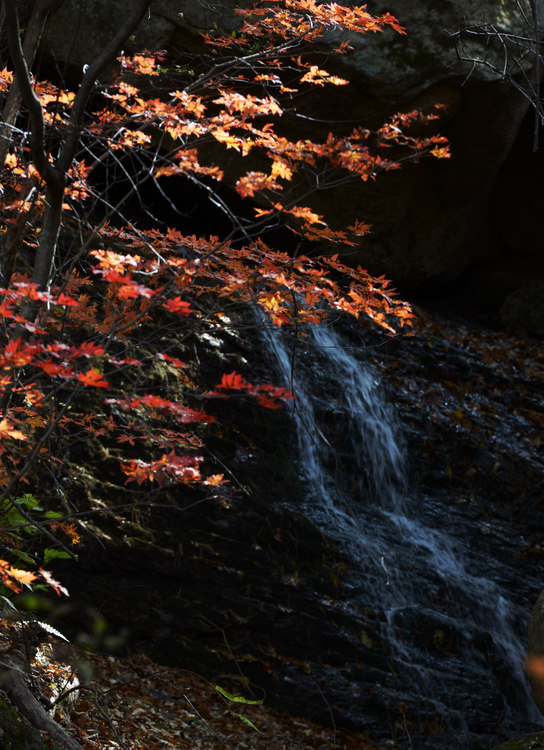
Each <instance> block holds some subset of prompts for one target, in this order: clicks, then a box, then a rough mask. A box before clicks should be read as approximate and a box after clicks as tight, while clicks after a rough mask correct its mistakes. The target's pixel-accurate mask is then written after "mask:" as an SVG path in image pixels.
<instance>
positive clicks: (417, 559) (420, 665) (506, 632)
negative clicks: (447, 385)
mask: <svg viewBox="0 0 544 750" xmlns="http://www.w3.org/2000/svg"><path fill="white" fill-rule="evenodd" d="M268 341H269V346H270V348H271V350H272V352H273V356H274V357H275V359H276V361H277V365H278V368H279V370H280V371H281V373H282V374H283V377H284V379H285V381H286V382H287V383H289V384H290V386H291V388H292V390H293V393H294V394H295V397H296V400H295V402H294V404H295V405H294V407H293V417H294V420H295V424H296V430H297V436H298V450H299V461H300V471H301V473H302V475H303V477H304V480H305V485H306V488H307V492H306V500H305V507H304V512H305V513H306V514H307V515H309V516H310V517H312V518H313V520H314V522H316V523H317V524H318V525H319V526H320V527H321V528H322V529H323V530H324V531H325V533H326V534H327V535H328V536H329V538H333V539H334V540H335V541H336V542H338V543H340V544H341V545H342V548H343V549H344V551H345V552H346V554H347V555H348V556H349V558H350V560H351V565H352V568H353V571H354V572H353V580H352V590H353V594H352V596H351V606H352V607H353V608H354V609H357V608H359V609H362V608H363V607H365V606H367V607H368V605H369V604H370V605H371V606H372V607H373V609H374V611H376V612H377V613H378V619H379V621H380V623H381V635H382V637H383V639H384V641H385V642H386V643H387V645H388V648H389V651H390V664H391V679H390V680H389V682H388V685H387V688H386V689H387V690H389V691H391V692H392V693H394V694H395V696H397V698H398V700H401V699H406V700H407V701H408V698H405V696H409V700H410V702H411V705H415V706H417V705H418V703H419V704H420V705H422V706H423V705H425V706H426V707H427V712H429V706H431V713H432V712H433V710H434V713H435V715H436V716H437V717H439V719H440V722H441V724H442V726H443V727H444V730H445V734H444V735H443V737H444V740H443V744H440V741H439V740H436V744H433V745H432V747H437V748H438V747H443V748H454V747H459V748H461V747H482V746H485V745H482V740H481V737H482V736H483V735H485V734H486V732H487V734H488V736H490V737H492V736H493V728H492V727H478V726H475V725H474V721H472V722H471V711H475V710H476V709H475V707H476V706H477V704H478V700H479V699H482V696H483V695H484V694H485V695H486V696H489V695H492V696H494V697H493V699H492V700H491V704H492V705H489V706H487V707H486V709H487V714H486V711H483V713H484V714H486V715H488V716H494V715H496V723H497V725H498V724H499V723H500V722H501V721H502V722H503V725H506V726H510V727H516V724H517V725H518V726H519V724H520V721H521V722H523V721H525V722H532V721H538V718H537V714H536V709H535V708H534V705H533V703H532V699H531V698H530V695H529V692H528V687H527V683H526V679H525V676H524V673H523V666H522V665H523V658H524V653H523V652H524V648H523V645H522V642H521V635H520V631H521V629H522V627H523V625H522V623H523V619H524V617H523V613H522V612H520V611H518V608H517V607H516V605H515V604H514V603H513V602H511V601H510V600H509V595H508V591H507V587H506V586H502V587H501V584H500V582H501V580H503V579H504V580H507V579H508V575H507V573H506V572H505V571H503V569H502V567H501V565H502V564H501V563H500V562H497V561H496V560H493V561H492V562H491V561H490V560H489V559H488V558H487V557H486V554H485V553H484V552H482V551H479V550H478V549H477V548H476V546H475V545H473V544H472V545H471V542H470V539H471V535H470V520H467V519H463V518H462V517H461V515H459V517H456V518H455V522H456V523H455V526H454V528H453V530H452V526H453V524H451V523H450V524H449V528H448V530H446V529H445V528H444V520H445V517H446V516H448V514H450V512H451V509H450V508H449V507H448V506H446V507H444V506H443V505H441V503H440V501H439V500H436V499H433V498H430V497H422V496H420V495H419V496H418V495H416V494H415V493H413V492H412V491H411V490H410V487H408V486H407V485H406V471H405V457H404V455H403V451H402V450H401V448H400V447H399V441H398V437H397V428H396V425H395V419H394V414H393V410H392V408H391V406H390V405H388V404H387V403H385V402H384V400H383V397H382V395H381V391H380V387H379V383H378V381H377V379H376V376H375V374H374V373H373V371H372V369H371V368H370V367H369V366H368V365H367V364H365V363H364V362H363V361H362V359H361V353H360V352H358V351H356V350H353V349H350V348H348V347H346V346H345V344H344V343H343V342H342V340H341V339H340V337H339V335H338V334H337V333H335V331H334V330H333V329H332V328H331V327H328V326H325V325H322V326H321V327H318V328H315V329H314V330H313V331H312V332H309V334H308V340H307V341H306V343H305V344H304V345H303V346H302V349H303V351H301V345H300V343H299V344H297V347H296V348H295V349H294V350H290V349H289V348H288V345H287V344H286V339H285V338H283V337H282V336H280V335H278V334H277V333H273V332H269V334H268ZM293 353H295V355H296V356H293ZM450 520H451V516H450ZM429 643H430V645H429ZM478 710H479V709H478ZM476 712H477V711H476ZM513 731H514V732H515V731H516V730H515V728H514V729H513ZM452 737H455V738H456V740H455V741H452ZM405 739H406V742H407V743H408V746H410V747H431V744H429V743H428V742H424V743H423V744H420V745H418V744H417V739H415V740H412V738H410V737H409V733H408V732H407V738H405Z"/></svg>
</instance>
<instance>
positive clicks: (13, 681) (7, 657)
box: [0, 651, 83, 750]
mask: <svg viewBox="0 0 544 750" xmlns="http://www.w3.org/2000/svg"><path fill="white" fill-rule="evenodd" d="M0 669H2V675H1V685H2V689H3V690H5V692H6V693H7V695H8V696H9V698H10V700H11V702H12V703H13V705H14V706H16V707H17V708H18V709H19V711H20V712H21V714H22V715H23V716H24V717H25V719H26V720H27V721H28V723H29V724H30V725H31V726H32V727H33V728H34V729H37V730H39V731H41V732H47V733H48V734H49V736H50V738H51V739H52V740H53V741H54V742H56V743H57V745H58V746H59V747H61V748H63V750H83V747H82V746H81V745H80V744H79V742H76V740H75V739H74V738H73V737H72V736H70V735H69V734H67V733H66V732H65V731H64V730H63V729H62V728H61V727H59V725H58V724H57V722H56V721H55V720H54V719H52V718H51V716H50V715H49V714H48V713H47V711H46V710H45V708H44V707H43V706H42V705H41V703H39V702H38V701H37V700H36V698H35V697H34V695H33V694H32V692H31V691H30V688H29V686H28V676H29V666H28V664H27V659H26V656H25V655H23V654H22V653H20V652H18V651H12V652H10V653H9V654H4V655H3V656H2V658H1V660H0Z"/></svg>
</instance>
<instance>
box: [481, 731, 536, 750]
mask: <svg viewBox="0 0 544 750" xmlns="http://www.w3.org/2000/svg"><path fill="white" fill-rule="evenodd" d="M492 750H544V732H532V733H531V734H524V735H523V736H522V737H516V739H513V740H508V742H504V743H503V744H502V745H497V746H496V747H494V748H493V749H492Z"/></svg>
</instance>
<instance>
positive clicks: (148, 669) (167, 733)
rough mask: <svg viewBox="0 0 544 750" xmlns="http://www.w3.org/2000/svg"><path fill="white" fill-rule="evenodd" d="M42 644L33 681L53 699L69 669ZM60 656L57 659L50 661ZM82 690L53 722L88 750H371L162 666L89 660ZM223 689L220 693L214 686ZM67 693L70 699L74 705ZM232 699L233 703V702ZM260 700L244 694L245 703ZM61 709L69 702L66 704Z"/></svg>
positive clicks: (363, 741)
mask: <svg viewBox="0 0 544 750" xmlns="http://www.w3.org/2000/svg"><path fill="white" fill-rule="evenodd" d="M52 653H54V648H52V646H51V645H44V646H42V647H41V649H40V650H39V651H38V654H37V656H36V659H35V660H34V663H33V671H34V679H35V681H36V684H37V685H38V686H39V689H40V692H42V694H45V695H46V696H47V697H48V698H49V699H50V700H51V698H54V696H55V695H56V691H57V690H58V687H52V686H53V685H56V686H59V685H60V686H61V688H62V686H63V685H68V684H70V681H71V680H72V678H73V676H74V674H73V669H72V668H71V667H66V666H62V665H61V663H60V662H59V661H57V660H56V659H55V658H51V655H52ZM55 656H56V657H58V652H57V653H56V654H55ZM76 669H77V672H78V673H79V679H80V680H81V683H82V687H81V689H80V690H79V693H75V694H76V695H77V700H76V701H75V702H74V703H72V704H71V705H70V706H69V707H65V708H62V706H63V705H66V704H65V703H63V702H62V701H61V703H60V706H61V708H59V709H58V710H57V711H56V713H55V718H56V719H57V721H58V722H59V723H60V724H61V725H62V726H63V727H65V728H66V729H67V730H69V731H70V733H71V734H72V735H73V736H74V737H75V738H76V739H77V740H78V741H79V742H80V743H81V745H82V746H83V747H84V748H85V750H110V749H111V750H114V749H115V750H117V749H118V748H119V749H121V750H164V748H187V750H189V749H190V750H197V749H198V748H223V747H229V748H239V749H240V750H245V749H246V748H247V750H253V748H255V749H259V750H264V749H265V748H266V750H288V749H291V748H297V749H300V750H306V749H309V748H320V749H322V750H356V749H357V750H376V748H377V746H376V745H374V744H373V743H371V742H370V741H369V740H368V738H367V737H366V736H365V735H364V734H356V735H354V734H348V733H346V732H343V731H336V730H334V729H330V728H324V727H321V726H318V725H317V724H314V723H312V722H310V721H308V720H306V719H302V718H296V717H292V716H289V715H287V714H283V713H281V712H279V711H275V710H273V709H271V708H269V707H267V705H266V697H265V698H264V702H263V704H260V705H251V704H248V703H245V702H242V700H241V696H240V697H239V696H235V695H234V694H231V693H227V694H228V695H229V696H230V698H233V700H230V699H229V698H227V697H225V696H224V695H222V694H221V693H220V692H219V691H218V690H217V688H216V687H215V686H214V685H213V684H212V683H210V682H208V681H206V680H205V679H203V678H202V677H200V676H199V675H196V674H194V673H191V672H188V671H186V670H180V669H173V668H168V667H164V666H160V665H158V664H156V663H154V662H152V661H151V660H150V659H148V658H147V657H145V656H142V655H137V656H132V657H130V658H117V657H114V656H106V655H103V654H98V653H86V654H85V656H84V658H83V659H82V660H81V661H80V662H79V664H78V665H77V667H76ZM219 687H220V688H221V686H219ZM73 695H74V694H72V698H73ZM234 698H237V700H234ZM246 699H247V700H248V701H251V700H260V697H259V696H255V695H251V694H250V693H249V692H248V693H247V694H246V695H245V696H244V700H246ZM66 703H70V697H69V696H68V699H67V701H66Z"/></svg>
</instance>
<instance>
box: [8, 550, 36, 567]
mask: <svg viewBox="0 0 544 750" xmlns="http://www.w3.org/2000/svg"><path fill="white" fill-rule="evenodd" d="M9 553H10V554H11V555H14V556H15V557H18V558H19V560H24V561H25V562H26V563H28V564H29V565H35V563H36V561H35V560H33V559H32V557H30V555H27V553H26V552H23V551H22V550H20V549H13V548H10V550H9Z"/></svg>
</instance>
